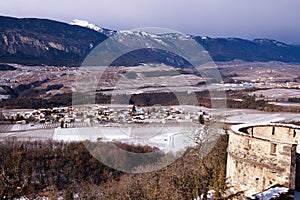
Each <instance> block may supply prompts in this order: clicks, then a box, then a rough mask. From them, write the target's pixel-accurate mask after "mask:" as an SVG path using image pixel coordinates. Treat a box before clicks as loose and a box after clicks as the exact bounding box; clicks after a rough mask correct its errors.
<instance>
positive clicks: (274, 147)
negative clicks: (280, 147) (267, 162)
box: [271, 143, 277, 154]
mask: <svg viewBox="0 0 300 200" xmlns="http://www.w3.org/2000/svg"><path fill="white" fill-rule="evenodd" d="M276 148H277V144H274V143H271V154H276Z"/></svg>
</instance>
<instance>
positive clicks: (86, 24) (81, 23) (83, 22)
mask: <svg viewBox="0 0 300 200" xmlns="http://www.w3.org/2000/svg"><path fill="white" fill-rule="evenodd" d="M70 25H77V26H81V27H85V28H89V29H92V30H95V31H99V32H102V31H103V29H102V28H100V27H99V26H97V25H95V24H92V23H89V22H88V21H86V20H79V19H74V20H73V21H72V22H70Z"/></svg>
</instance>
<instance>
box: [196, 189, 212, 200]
mask: <svg viewBox="0 0 300 200" xmlns="http://www.w3.org/2000/svg"><path fill="white" fill-rule="evenodd" d="M214 193H215V191H214V190H209V191H208V192H207V195H206V198H207V200H213V199H214ZM203 197H204V195H203V194H201V196H200V197H197V198H196V199H194V200H202V199H204V198H203Z"/></svg>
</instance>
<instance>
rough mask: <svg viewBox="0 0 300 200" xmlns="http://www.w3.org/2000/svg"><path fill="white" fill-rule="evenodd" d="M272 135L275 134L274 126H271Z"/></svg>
mask: <svg viewBox="0 0 300 200" xmlns="http://www.w3.org/2000/svg"><path fill="white" fill-rule="evenodd" d="M272 135H275V127H274V126H273V127H272Z"/></svg>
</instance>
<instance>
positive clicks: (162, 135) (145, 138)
mask: <svg viewBox="0 0 300 200" xmlns="http://www.w3.org/2000/svg"><path fill="white" fill-rule="evenodd" d="M197 129H198V128H197V127H196V126H195V125H194V126H193V125H191V124H189V125H187V124H185V125H183V126H137V127H134V126H133V127H132V126H111V127H105V126H101V127H100V126H97V127H84V128H67V129H61V128H56V129H55V130H54V134H53V139H54V140H57V141H66V142H70V141H85V140H89V141H98V140H101V141H103V142H108V141H120V142H124V143H129V144H140V145H149V146H155V147H158V148H160V149H161V150H163V151H165V152H170V151H174V152H176V151H180V150H182V149H184V148H186V147H188V146H191V145H194V142H193V140H192V139H193V138H194V133H195V131H196V130H197Z"/></svg>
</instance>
